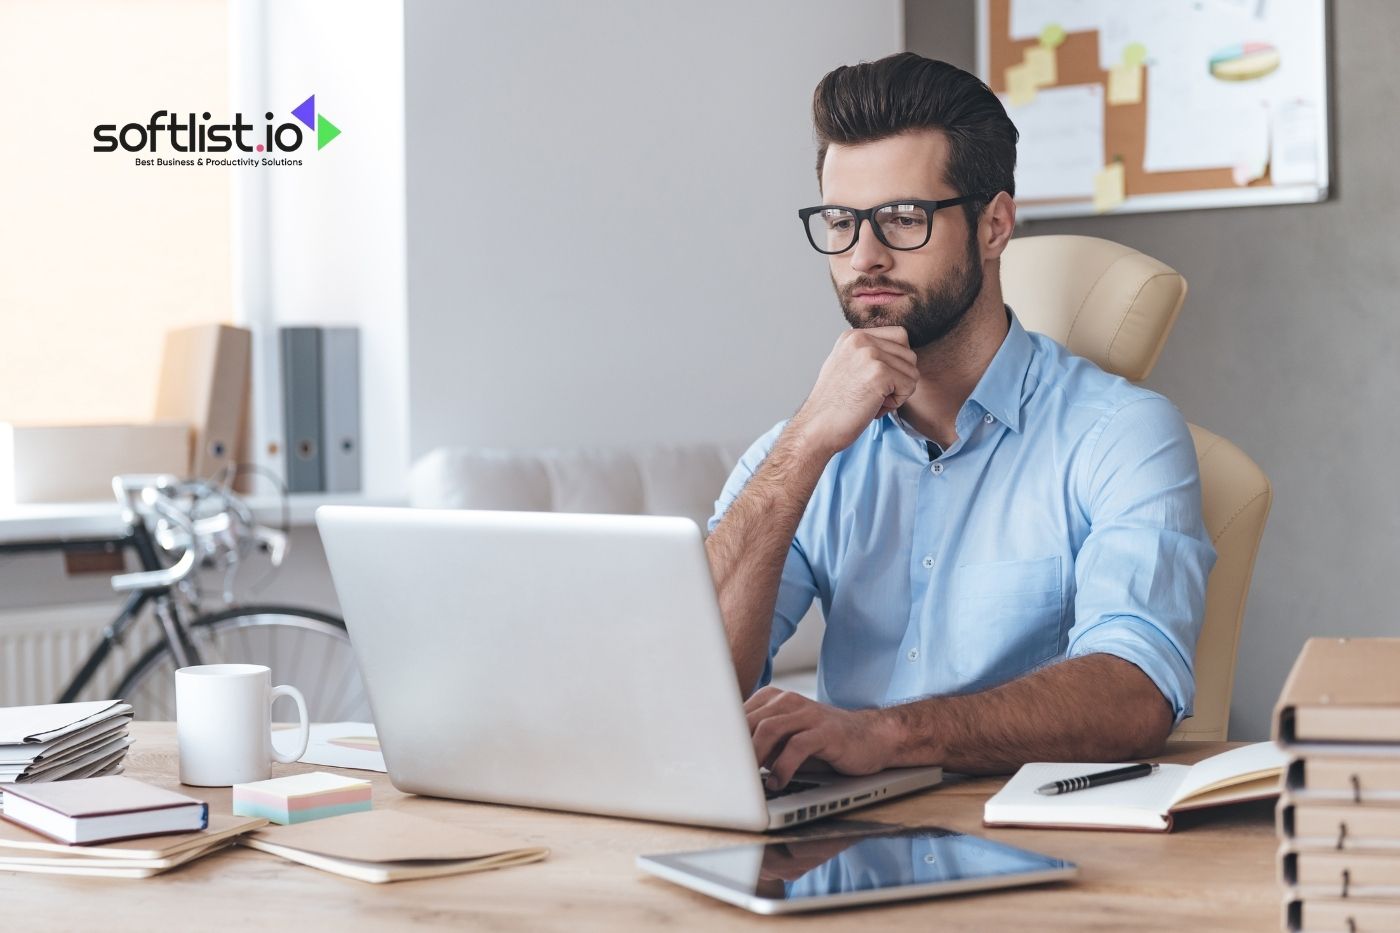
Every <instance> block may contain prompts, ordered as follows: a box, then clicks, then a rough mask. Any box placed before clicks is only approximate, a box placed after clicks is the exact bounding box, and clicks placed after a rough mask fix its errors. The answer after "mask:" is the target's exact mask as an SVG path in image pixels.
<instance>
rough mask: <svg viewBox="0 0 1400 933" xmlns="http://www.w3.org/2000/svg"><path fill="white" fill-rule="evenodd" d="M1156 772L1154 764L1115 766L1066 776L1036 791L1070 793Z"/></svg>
mask: <svg viewBox="0 0 1400 933" xmlns="http://www.w3.org/2000/svg"><path fill="white" fill-rule="evenodd" d="M1156 773H1157V766H1156V765H1154V764H1136V765H1128V766H1127V767H1126V768H1114V769H1113V770H1112V771H1099V772H1098V773H1096V774H1083V775H1080V776H1079V777H1072V778H1065V779H1064V780H1063V781H1051V782H1050V783H1049V784H1042V785H1040V786H1039V787H1037V788H1036V789H1035V792H1036V793H1037V794H1068V793H1069V792H1070V791H1074V790H1083V789H1084V788H1086V787H1098V786H1099V785H1100V784H1116V783H1118V782H1119V781H1131V780H1132V779H1133V778H1140V777H1147V776H1148V775H1149V774H1156Z"/></svg>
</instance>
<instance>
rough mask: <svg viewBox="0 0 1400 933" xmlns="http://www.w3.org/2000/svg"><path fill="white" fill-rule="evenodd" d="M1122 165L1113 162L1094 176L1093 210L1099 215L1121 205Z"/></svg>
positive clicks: (1122, 195) (1118, 162)
mask: <svg viewBox="0 0 1400 933" xmlns="http://www.w3.org/2000/svg"><path fill="white" fill-rule="evenodd" d="M1123 186H1124V180H1123V163H1122V162H1120V161H1117V160H1115V161H1113V162H1110V163H1108V164H1107V165H1105V166H1104V167H1103V168H1101V169H1100V170H1099V172H1098V174H1096V175H1095V176H1094V210H1095V211H1096V212H1098V213H1100V214H1102V213H1103V212H1104V211H1111V210H1113V209H1114V208H1115V207H1117V206H1118V205H1120V204H1122V203H1123V197H1124V194H1123Z"/></svg>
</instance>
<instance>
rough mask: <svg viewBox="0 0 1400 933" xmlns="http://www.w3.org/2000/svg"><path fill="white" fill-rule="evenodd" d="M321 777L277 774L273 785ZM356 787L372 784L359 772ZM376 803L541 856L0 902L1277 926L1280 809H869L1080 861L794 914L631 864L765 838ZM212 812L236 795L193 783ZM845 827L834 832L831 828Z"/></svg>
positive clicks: (234, 872) (898, 922) (878, 815)
mask: <svg viewBox="0 0 1400 933" xmlns="http://www.w3.org/2000/svg"><path fill="white" fill-rule="evenodd" d="M131 733H132V735H133V736H134V737H135V738H136V740H137V742H136V744H135V745H134V746H132V749H131V751H130V753H129V758H128V762H127V773H128V774H129V775H131V776H133V777H136V778H141V779H145V780H151V781H162V782H169V781H171V780H173V778H174V776H175V775H176V773H177V768H176V760H177V756H176V750H175V738H174V728H173V726H172V725H170V724H169V723H134V724H133V725H132V728H131ZM1225 747H1227V746H1225V745H1224V744H1223V743H1195V744H1191V745H1182V746H1177V747H1176V748H1177V750H1176V751H1175V753H1174V754H1172V755H1171V756H1169V757H1168V758H1166V759H1163V760H1171V761H1187V762H1189V761H1195V760H1197V759H1199V758H1202V757H1205V756H1207V755H1209V754H1212V753H1214V752H1217V751H1220V750H1222V749H1223V748H1225ZM309 770H331V769H318V768H313V767H311V766H307V765H291V766H278V765H274V772H273V775H274V776H275V777H277V776H281V775H283V774H291V773H296V772H298V771H309ZM348 773H352V774H355V775H359V776H365V775H367V772H362V771H356V772H348ZM374 778H375V780H374V805H375V807H376V808H379V809H398V810H405V811H409V812H413V813H418V814H422V815H427V816H431V817H432V818H433V819H437V820H443V821H450V822H459V823H462V824H463V825H472V824H478V825H489V826H491V827H493V828H494V829H498V830H502V831H504V832H506V833H508V834H510V835H513V836H515V837H516V838H518V839H519V840H520V842H522V843H528V844H531V845H547V846H549V847H550V848H551V849H552V852H551V854H550V857H549V859H548V860H546V861H544V862H541V863H538V864H534V865H526V866H523V867H520V868H510V869H506V870H503V871H496V872H487V873H484V874H480V875H464V876H459V877H456V878H450V877H449V878H434V879H426V880H422V881H405V882H399V883H396V884H386V885H371V884H364V883H361V882H358V881H351V880H349V879H345V878H341V877H339V876H336V875H329V874H325V873H322V872H319V871H316V870H314V869H311V868H307V867H305V866H302V865H296V864H293V863H290V862H285V861H283V860H281V859H279V858H277V857H275V856H272V855H268V854H265V853H262V852H255V851H253V850H251V849H245V848H242V847H237V848H233V849H229V850H225V851H223V852H219V853H216V854H214V855H211V856H209V857H207V858H205V859H201V860H199V861H196V862H194V863H191V864H190V865H187V866H184V867H182V868H178V869H175V870H174V871H171V872H168V873H166V874H164V875H158V876H156V877H154V878H149V879H145V880H117V879H105V878H71V877H58V876H53V877H50V876H44V875H20V874H11V873H7V872H0V896H3V898H4V899H5V901H6V908H7V912H8V914H9V916H11V917H14V918H16V921H17V923H19V924H20V925H22V926H23V927H24V928H25V929H26V930H50V929H64V930H75V929H87V930H103V931H107V930H159V931H170V933H175V931H183V930H207V929H248V930H256V931H258V933H269V931H273V930H298V931H302V933H308V931H312V930H323V929H334V930H337V931H339V930H370V929H377V930H402V929H405V928H407V927H409V926H412V925H420V926H423V927H427V928H433V927H441V928H452V929H458V930H462V929H486V930H555V929H558V930H564V929H567V930H610V931H611V930H668V931H669V930H701V929H722V930H734V929H741V930H742V929H751V930H759V929H763V930H773V929H776V928H778V927H780V926H781V927H785V928H787V929H793V928H795V927H796V926H798V925H801V926H802V928H803V929H804V930H851V929H854V928H857V927H858V926H859V925H861V924H878V925H879V927H880V929H881V930H919V931H929V930H935V929H937V930H1020V931H1027V933H1029V931H1041V930H1133V931H1141V930H1173V931H1180V930H1197V931H1205V930H1211V931H1223V930H1266V929H1274V928H1277V926H1278V924H1279V922H1280V917H1281V908H1280V901H1281V896H1282V895H1281V893H1280V890H1279V887H1278V885H1277V883H1276V881H1275V876H1274V871H1275V869H1274V853H1275V850H1276V848H1277V846H1276V843H1275V840H1274V828H1273V818H1272V817H1273V805H1272V803H1270V802H1261V803H1253V804H1244V805H1240V806H1236V807H1228V808H1224V809H1217V810H1214V811H1202V812H1198V813H1193V814H1186V815H1184V817H1183V818H1181V819H1179V820H1178V829H1177V831H1175V832H1173V833H1169V834H1166V833H1133V832H1068V831H1055V830H1007V829H999V830H998V829H984V828H983V827H982V825H981V815H982V804H983V802H984V801H985V800H986V799H987V798H988V797H989V796H990V795H991V794H992V793H994V792H995V791H996V789H997V788H999V787H1000V786H1001V784H1002V783H1003V779H1000V778H996V779H974V780H962V781H950V782H949V783H947V784H945V785H943V786H942V787H939V788H936V789H934V790H931V791H927V792H925V793H922V794H917V795H914V796H912V797H907V798H903V799H900V800H895V801H892V802H890V803H887V804H882V805H880V806H877V807H868V808H865V809H863V810H858V811H856V812H855V813H854V814H852V815H851V818H852V819H859V820H879V821H882V822H889V823H899V822H903V823H910V824H921V825H936V826H946V827H948V828H951V829H956V830H961V831H965V832H972V833H980V834H984V835H986V836H987V837H989V838H992V839H998V840H1002V841H1004V842H1008V843H1011V844H1013V845H1019V846H1022V847H1025V848H1028V849H1034V850H1037V851H1041V852H1045V853H1047V854H1050V855H1054V856H1058V857H1062V858H1067V859H1070V860H1071V861H1074V862H1077V863H1079V866H1080V877H1079V880H1077V881H1075V882H1070V883H1068V884H1063V885H1056V886H1048V887H1041V888H1022V889H1019V890H1008V891H1001V892H993V893H988V894H976V895H966V896H962V897H956V898H941V899H930V900H923V901H909V902H905V903H903V904H891V905H886V906H881V907H873V908H862V909H857V910H845V911H834V912H828V913H821V914H810V915H806V916H794V917H760V916H756V915H752V914H749V913H747V912H745V911H742V910H740V909H738V908H736V907H731V906H729V905H727V904H723V903H721V902H719V901H715V900H711V899H710V898H707V897H704V896H702V895H700V894H696V893H693V892H691V891H689V890H686V889H684V888H680V887H677V886H675V885H672V884H669V883H667V882H664V881H661V880H660V879H657V878H652V877H651V876H648V875H643V874H642V873H641V872H640V871H638V870H637V868H636V867H635V866H634V859H635V857H636V856H637V855H638V854H641V853H655V852H666V851H678V850H682V849H691V848H700V847H704V846H714V845H724V844H732V843H736V842H740V841H744V840H747V839H752V838H758V837H752V836H748V835H746V834H741V833H730V832H720V831H711V830H704V829H693V828H687V827H682V826H671V825H666V824H660V823H643V822H635V821H628V820H616V819H607V818H603V817H590V816H575V815H571V814H562V813H551V812H546V811H538V810H523V809H515V808H510V807H496V806H488V805H481V804H466V803H457V802H452V801H443V800H433V799H428V798H423V797H414V796H411V795H406V794H401V793H399V792H398V791H396V790H394V788H393V787H392V786H391V785H390V784H389V781H388V778H387V776H385V775H375V776H374ZM191 793H193V794H196V795H199V796H202V797H203V798H204V799H206V800H208V801H209V804H210V806H211V808H213V809H214V810H215V811H218V812H225V813H227V812H228V811H229V792H228V791H227V790H219V789H214V790H209V789H192V790H191ZM834 823H835V821H828V822H827V824H826V825H827V826H828V827H830V826H833V825H834Z"/></svg>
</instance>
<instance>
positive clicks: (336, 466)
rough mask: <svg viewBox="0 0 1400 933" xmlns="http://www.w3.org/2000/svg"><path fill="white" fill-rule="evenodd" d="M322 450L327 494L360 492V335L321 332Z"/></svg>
mask: <svg viewBox="0 0 1400 933" xmlns="http://www.w3.org/2000/svg"><path fill="white" fill-rule="evenodd" d="M321 400H322V418H323V422H322V428H323V434H322V450H323V452H324V461H325V490H326V492H358V491H359V490H360V332H359V329H358V328H354V327H327V328H324V329H322V331H321Z"/></svg>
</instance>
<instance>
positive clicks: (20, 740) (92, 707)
mask: <svg viewBox="0 0 1400 933" xmlns="http://www.w3.org/2000/svg"><path fill="white" fill-rule="evenodd" d="M129 712H131V706H130V705H129V704H126V703H121V702H119V701H117V700H97V701H95V702H91V703H48V704H45V705H43V706H10V707H3V708H0V745H20V744H26V745H27V744H35V745H37V744H41V743H47V742H52V741H54V740H55V739H59V738H62V737H63V736H65V735H67V734H68V733H70V732H77V731H78V730H79V729H85V728H87V727H88V726H90V725H92V724H93V723H95V722H98V721H100V720H102V719H106V718H108V717H111V716H120V715H124V714H126V713H129ZM37 751H38V750H37V749H36V752H37Z"/></svg>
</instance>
